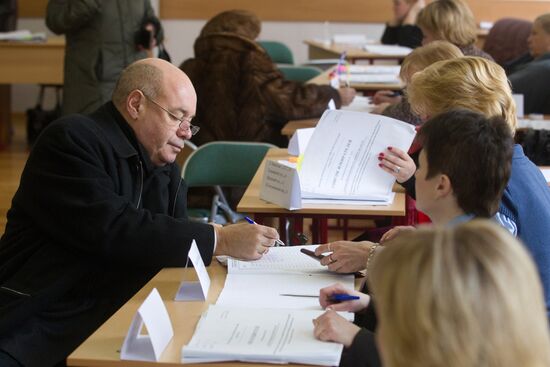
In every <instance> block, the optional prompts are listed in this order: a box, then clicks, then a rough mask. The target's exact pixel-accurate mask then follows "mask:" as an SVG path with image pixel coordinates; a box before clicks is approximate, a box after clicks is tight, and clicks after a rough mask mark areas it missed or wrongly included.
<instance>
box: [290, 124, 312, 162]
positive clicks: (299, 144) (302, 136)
mask: <svg viewBox="0 0 550 367" xmlns="http://www.w3.org/2000/svg"><path fill="white" fill-rule="evenodd" d="M314 131H315V128H314V127H310V128H308V129H298V130H296V131H295V132H294V134H293V135H292V138H290V141H289V142H288V154H290V155H295V156H300V155H302V154H304V153H305V151H306V147H307V144H308V143H309V139H311V135H313V132H314Z"/></svg>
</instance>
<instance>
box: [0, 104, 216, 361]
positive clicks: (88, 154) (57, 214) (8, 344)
mask: <svg viewBox="0 0 550 367" xmlns="http://www.w3.org/2000/svg"><path fill="white" fill-rule="evenodd" d="M186 191H187V190H186V186H185V184H184V183H183V182H182V180H181V178H180V170H179V168H178V167H177V166H176V165H175V164H170V165H167V166H164V167H155V166H153V165H152V163H151V162H150V160H149V158H148V156H147V154H145V153H144V150H143V148H142V146H141V145H140V144H138V142H137V140H136V138H135V135H134V133H133V131H132V129H131V128H130V126H129V125H128V124H127V123H126V122H125V121H124V119H123V117H122V116H121V115H120V113H119V112H118V111H117V110H116V108H115V107H114V105H113V104H112V103H110V102H109V103H107V104H106V105H104V106H102V107H101V108H100V109H98V110H97V111H96V112H95V113H94V114H92V115H91V116H90V117H87V116H82V115H71V116H68V117H66V118H63V119H61V120H59V121H57V122H55V123H53V124H52V125H50V126H49V127H48V128H47V129H46V130H45V131H44V132H43V134H42V135H41V136H40V137H39V138H38V140H37V142H36V144H35V146H34V147H33V150H32V152H31V154H30V156H29V159H28V161H27V164H26V166H25V169H24V171H23V174H22V177H21V183H20V186H19V189H18V190H17V192H16V194H15V196H14V199H13V202H12V207H11V209H10V210H9V212H8V223H7V226H6V232H5V234H4V236H3V237H2V238H1V240H0V350H5V351H7V352H9V353H10V354H11V355H13V356H14V357H15V358H17V359H18V360H19V361H20V362H22V363H23V364H24V365H25V366H34V365H40V366H48V365H50V364H55V363H56V362H57V361H58V360H59V359H61V358H64V357H65V356H66V355H68V354H69V353H70V352H71V351H72V349H74V348H75V347H76V346H78V344H79V343H80V342H82V341H83V340H84V339H85V338H86V337H87V336H88V335H89V334H91V332H93V331H94V330H95V329H96V328H97V327H99V326H100V325H101V324H102V323H103V322H104V321H105V320H106V319H107V318H108V317H109V316H110V315H111V314H112V313H114V311H116V310H117V309H118V308H119V307H120V306H121V305H122V304H124V303H125V302H126V301H127V300H128V299H129V298H130V297H131V296H132V295H133V294H134V293H135V292H136V291H137V290H139V289H140V288H141V287H142V286H143V285H144V284H145V283H146V282H147V281H148V280H149V279H150V278H151V277H152V276H154V275H155V274H156V273H157V272H158V271H159V270H160V269H161V268H163V267H167V266H184V265H185V262H186V260H187V253H188V250H189V246H190V244H191V241H192V240H193V239H196V241H197V244H198V247H199V250H200V252H201V255H202V258H203V260H204V262H205V263H206V264H209V263H210V261H211V257H212V252H213V245H214V230H213V228H212V226H210V225H205V224H200V223H195V222H190V221H188V220H187V219H186V199H185V195H186ZM31 349H32V350H33V352H32V353H29V350H31Z"/></svg>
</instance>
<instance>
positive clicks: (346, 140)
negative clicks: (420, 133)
mask: <svg viewBox="0 0 550 367" xmlns="http://www.w3.org/2000/svg"><path fill="white" fill-rule="evenodd" d="M415 134H416V131H415V128H414V126H412V125H410V124H407V123H404V122H402V121H398V120H395V119H392V118H389V117H386V116H381V115H374V114H368V113H360V112H352V111H326V112H325V113H324V114H323V117H322V118H321V120H320V121H319V124H318V125H317V127H316V128H315V131H314V133H313V136H312V137H311V139H310V141H309V144H308V146H307V148H306V152H305V154H304V158H303V160H302V166H301V170H300V171H299V178H300V186H301V193H302V197H303V198H312V199H332V200H335V199H338V200H376V201H382V202H389V201H390V200H391V199H392V197H393V193H392V186H393V184H394V182H395V178H394V177H393V176H392V175H390V174H388V173H387V172H385V171H383V170H382V169H381V168H380V167H379V166H378V163H379V161H378V158H377V157H378V154H379V153H381V152H384V151H386V149H387V148H388V146H393V147H397V148H399V149H401V150H404V151H407V150H408V148H409V147H410V145H411V143H412V141H413V139H414V136H415Z"/></svg>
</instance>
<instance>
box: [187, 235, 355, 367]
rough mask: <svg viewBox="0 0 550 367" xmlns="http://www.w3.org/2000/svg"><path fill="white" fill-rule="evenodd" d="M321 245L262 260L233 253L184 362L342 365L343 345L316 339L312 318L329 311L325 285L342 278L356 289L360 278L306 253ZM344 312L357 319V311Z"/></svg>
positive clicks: (276, 252) (274, 251) (277, 251)
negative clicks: (323, 302) (323, 300)
mask: <svg viewBox="0 0 550 367" xmlns="http://www.w3.org/2000/svg"><path fill="white" fill-rule="evenodd" d="M315 247H317V246H316V245H309V246H292V247H273V248H271V249H270V250H269V252H268V253H267V254H266V255H264V256H263V257H262V258H261V259H259V260H256V261H241V260H236V259H232V258H229V260H228V263H227V264H228V274H227V278H226V281H225V285H224V287H223V291H222V293H221V294H220V296H219V298H218V301H217V303H216V305H215V306H210V308H209V309H208V311H207V312H205V313H204V314H203V315H202V317H201V320H200V321H199V324H198V325H197V328H196V329H195V333H194V335H193V338H192V339H191V341H190V342H189V344H187V345H186V346H184V347H183V349H182V362H183V363H201V362H221V361H232V360H238V361H245V362H262V363H305V364H315V365H326V366H335V365H338V363H339V361H340V355H341V353H342V348H343V347H342V345H341V344H337V343H326V342H322V341H319V340H316V339H315V337H314V335H313V323H312V322H311V320H312V319H314V318H316V317H318V316H319V315H321V314H322V313H323V312H324V310H322V309H321V306H320V305H319V290H320V289H321V288H323V287H326V286H328V285H331V284H334V283H336V282H340V283H342V284H344V286H345V287H348V288H353V286H354V284H353V283H354V278H353V276H352V275H342V274H334V273H330V272H329V271H328V269H327V267H326V266H323V265H321V264H320V263H319V262H318V261H317V260H314V259H312V258H310V257H309V256H306V255H304V254H302V253H301V252H300V250H301V249H302V248H307V249H309V250H314V249H315ZM341 315H342V316H344V317H346V318H347V319H348V320H350V321H353V314H352V313H341Z"/></svg>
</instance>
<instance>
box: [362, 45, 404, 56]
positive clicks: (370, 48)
mask: <svg viewBox="0 0 550 367" xmlns="http://www.w3.org/2000/svg"><path fill="white" fill-rule="evenodd" d="M364 49H365V51H367V52H370V53H373V54H377V55H385V56H407V55H408V54H410V53H411V52H412V48H409V47H403V46H396V45H366V46H365V47H364Z"/></svg>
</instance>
